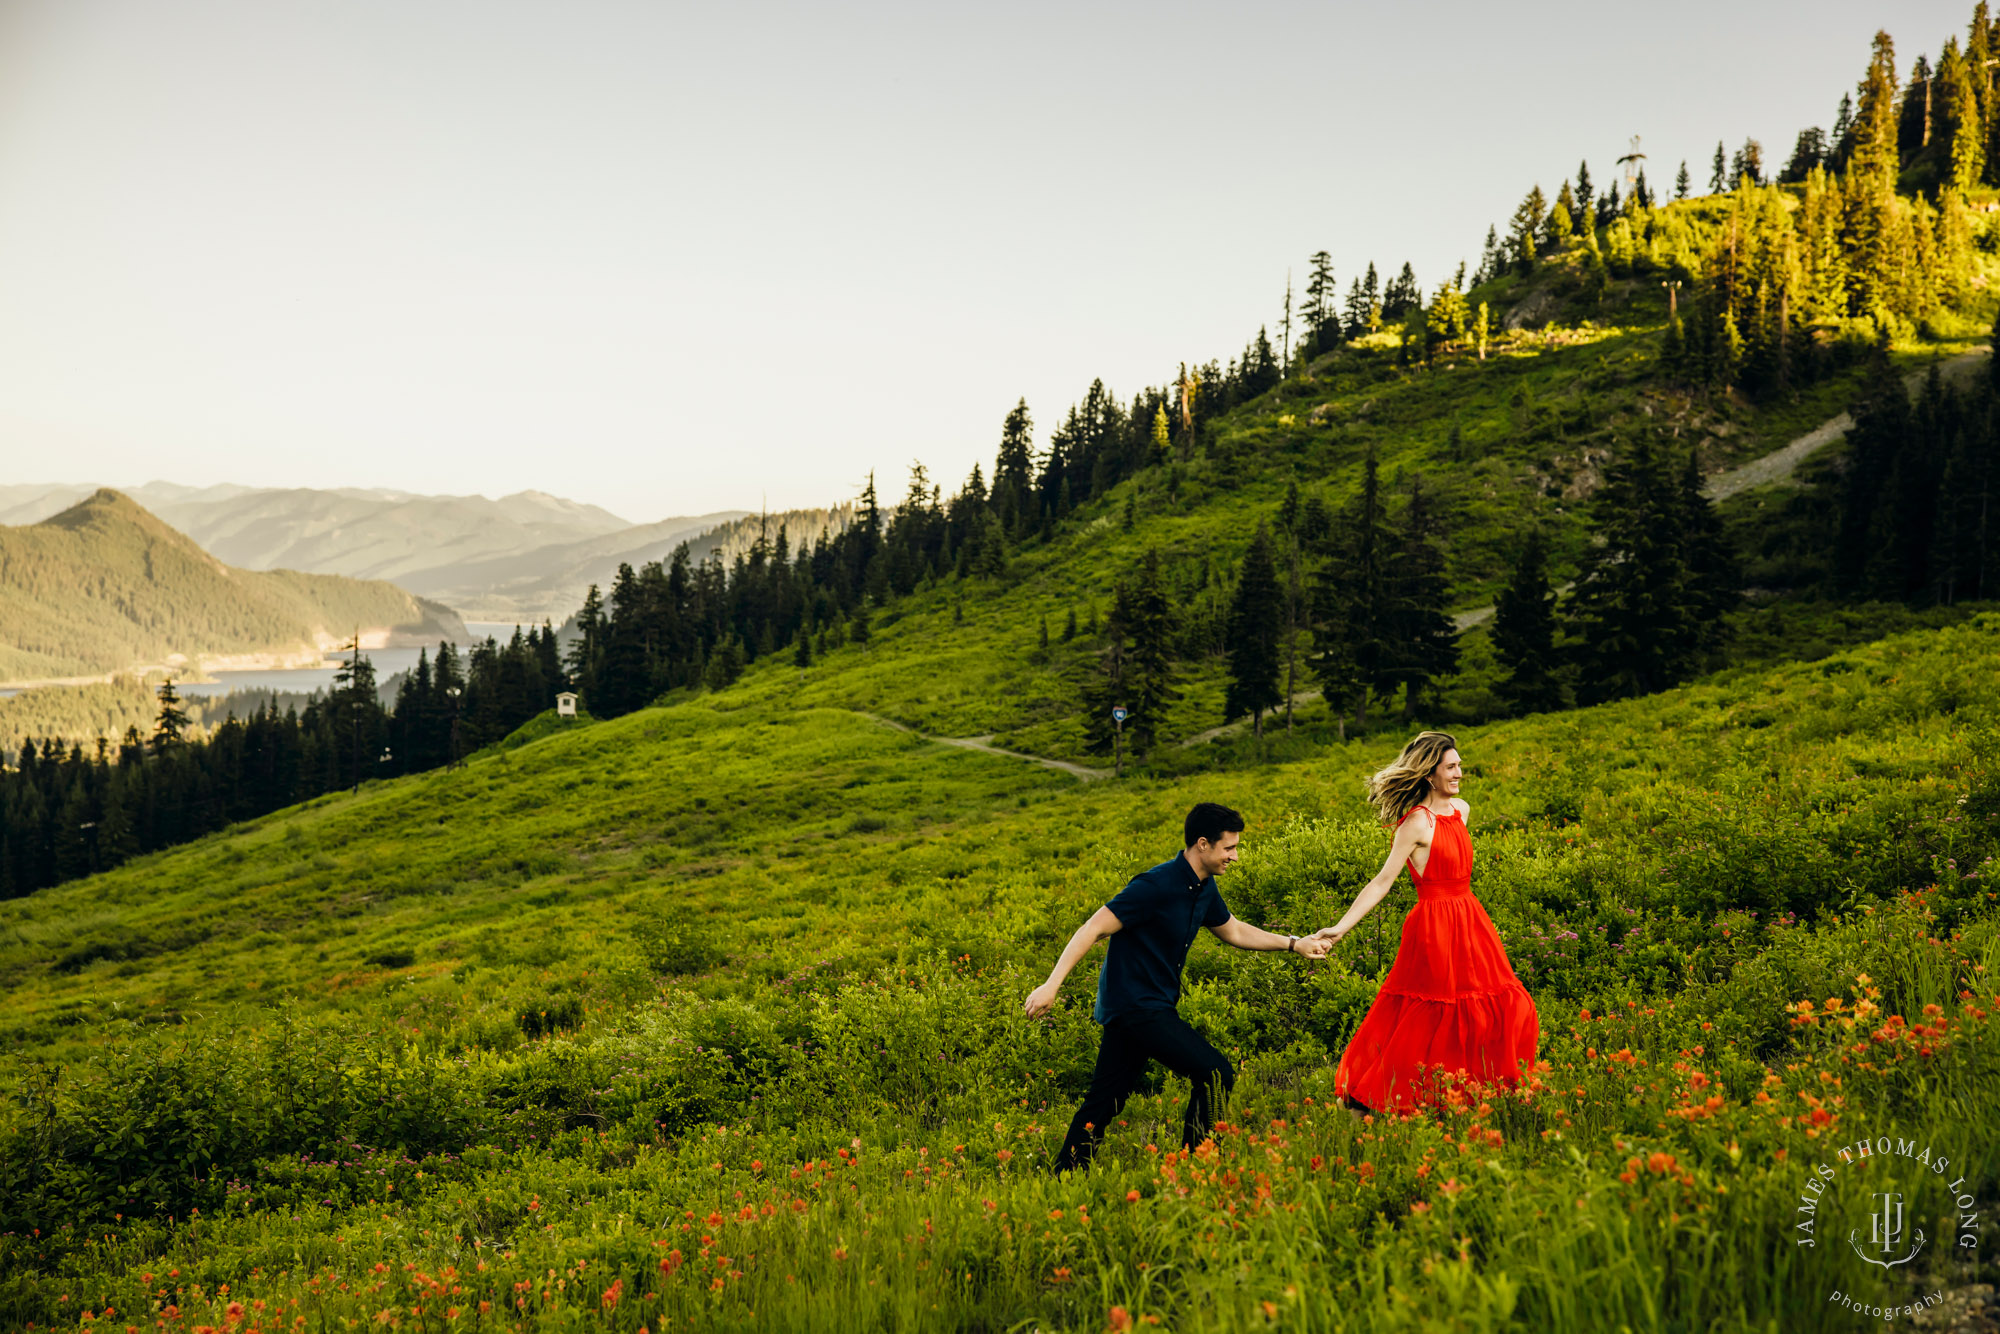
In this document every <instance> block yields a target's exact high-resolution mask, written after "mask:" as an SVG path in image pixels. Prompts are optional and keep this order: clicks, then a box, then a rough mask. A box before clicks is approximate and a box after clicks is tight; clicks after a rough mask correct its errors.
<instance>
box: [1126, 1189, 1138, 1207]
mask: <svg viewBox="0 0 2000 1334" xmlns="http://www.w3.org/2000/svg"><path fill="white" fill-rule="evenodd" d="M1138 1202H1139V1192H1138V1191H1136V1190H1128V1191H1126V1192H1125V1203H1127V1204H1137V1203H1138Z"/></svg>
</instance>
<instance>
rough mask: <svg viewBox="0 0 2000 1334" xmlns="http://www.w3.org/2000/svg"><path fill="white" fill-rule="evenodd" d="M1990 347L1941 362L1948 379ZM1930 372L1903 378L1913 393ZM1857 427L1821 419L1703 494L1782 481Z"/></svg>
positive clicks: (1722, 496) (1958, 376) (1961, 375)
mask: <svg viewBox="0 0 2000 1334" xmlns="http://www.w3.org/2000/svg"><path fill="white" fill-rule="evenodd" d="M1990 353H1991V349H1990V348H1984V347H1975V348H1973V349H1972V350H1971V351H1970V352H1961V353H1959V354H1958V355H1957V356H1955V357H1948V358H1946V359H1945V360H1944V361H1943V362H1942V363H1940V367H1939V368H1940V369H1941V370H1942V371H1943V373H1944V378H1945V379H1946V380H1947V381H1954V382H1955V381H1963V380H1965V379H1967V378H1968V377H1969V376H1970V375H1971V374H1972V372H1973V369H1974V368H1975V367H1977V366H1980V365H1983V364H1984V363H1985V361H1986V358H1987V357H1988V355H1990ZM1929 374H1930V367H1928V366H1926V367H1924V368H1923V369H1921V370H1915V371H1911V372H1910V373H1909V374H1908V375H1907V376H1905V377H1904V381H1905V382H1906V383H1907V384H1908V385H1909V386H1910V389H1911V391H1912V392H1915V391H1916V390H1917V389H1920V388H1921V387H1922V386H1923V383H1924V377H1925V376H1927V375H1929ZM1853 426H1854V419H1853V418H1852V417H1850V416H1848V415H1847V414H1846V413H1844V412H1843V413H1841V414H1840V415H1839V416H1838V417H1835V418H1832V419H1831V420H1829V421H1824V422H1821V423H1820V424H1819V425H1818V426H1815V427H1814V428H1813V429H1812V430H1810V431H1807V432H1806V433H1805V434H1804V435H1802V436H1800V437H1799V438H1798V439H1796V440H1794V441H1792V442H1791V443H1790V444H1787V445H1783V446H1781V447H1779V448H1777V449H1774V450H1772V451H1771V452H1770V453H1768V454H1766V455H1764V456H1763V457H1761V458H1754V459H1751V460H1750V461H1749V462H1748V463H1745V464H1743V465H1742V466H1741V467H1737V468H1731V469H1729V470H1728V471H1726V472H1719V473H1717V474H1715V476H1713V477H1711V478H1709V479H1708V481H1707V482H1706V483H1705V484H1704V485H1703V486H1702V488H1701V493H1702V494H1703V495H1705V496H1707V497H1708V498H1709V499H1710V500H1726V499H1728V498H1729V497H1730V496H1733V495H1735V494H1737V493H1738V492H1740V491H1748V490H1749V489H1750V488H1751V487H1753V486H1769V485H1770V484H1771V483H1772V482H1782V481H1784V480H1785V479H1786V478H1787V477H1790V476H1791V475H1792V473H1793V472H1794V471H1795V470H1796V469H1797V468H1798V466H1799V464H1800V463H1802V462H1804V461H1805V460H1806V459H1807V458H1809V457H1810V456H1812V455H1813V454H1815V453H1817V452H1818V451H1820V450H1821V449H1824V448H1825V447H1826V446H1828V445H1830V444H1832V443H1833V442H1834V441H1836V440H1838V439H1840V438H1841V437H1842V436H1844V435H1846V434H1847V433H1848V431H1849V430H1851V429H1852V428H1853Z"/></svg>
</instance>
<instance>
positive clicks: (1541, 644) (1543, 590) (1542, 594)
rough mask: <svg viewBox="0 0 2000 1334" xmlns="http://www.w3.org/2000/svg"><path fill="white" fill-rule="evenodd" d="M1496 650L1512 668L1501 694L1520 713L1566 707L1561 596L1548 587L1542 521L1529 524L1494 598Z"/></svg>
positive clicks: (1494, 639)
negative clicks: (1559, 650) (1559, 647)
mask: <svg viewBox="0 0 2000 1334" xmlns="http://www.w3.org/2000/svg"><path fill="white" fill-rule="evenodd" d="M1493 652H1494V656H1496V657H1497V658H1499V660H1500V665H1501V666H1502V667H1503V668H1505V669H1506V672H1507V675H1506V676H1505V677H1504V678H1502V679H1501V682H1500V685H1499V692H1500V697H1501V698H1502V699H1504V700H1506V701H1507V703H1508V706H1509V707H1511V708H1512V709H1513V710H1514V711H1515V712H1516V713H1547V712H1550V711H1553V710H1555V709H1559V708H1561V707H1562V702H1563V696H1562V682H1561V679H1560V676H1559V674H1558V670H1557V669H1558V665H1559V663H1558V659H1557V656H1556V596H1555V593H1554V592H1553V591H1552V590H1551V589H1550V587H1549V575H1548V549H1547V543H1546V542H1545V540H1544V539H1543V537H1542V530H1541V529H1540V528H1539V527H1537V528H1530V529H1529V530H1528V538H1527V541H1526V542H1525V543H1524V544H1523V545H1522V548H1521V554H1520V556H1519V557H1518V558H1517V559H1516V560H1515V562H1514V572H1513V576H1512V577H1511V578H1510V579H1509V580H1508V583H1507V587H1506V588H1504V589H1502V590H1501V592H1500V596H1499V597H1498V598H1497V599H1495V601H1494V604H1493Z"/></svg>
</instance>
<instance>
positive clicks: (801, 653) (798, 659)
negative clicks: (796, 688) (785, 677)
mask: <svg viewBox="0 0 2000 1334" xmlns="http://www.w3.org/2000/svg"><path fill="white" fill-rule="evenodd" d="M793 640H794V642H793V644H792V666H794V667H796V668H798V669H799V670H800V671H804V670H805V669H806V668H808V667H810V666H812V665H813V640H812V632H811V631H810V630H809V629H806V628H803V627H802V628H801V629H800V630H799V632H798V633H797V634H796V635H794V636H793Z"/></svg>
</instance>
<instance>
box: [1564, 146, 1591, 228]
mask: <svg viewBox="0 0 2000 1334" xmlns="http://www.w3.org/2000/svg"><path fill="white" fill-rule="evenodd" d="M1595 202H1596V196H1595V194H1594V193H1593V192H1592V190H1591V187H1590V162H1589V161H1588V159H1586V160H1585V161H1582V162H1579V163H1577V164H1576V193H1575V194H1574V195H1572V196H1571V197H1570V207H1571V208H1572V209H1573V210H1574V212H1573V213H1571V215H1570V220H1569V227H1570V230H1571V231H1572V232H1580V231H1582V230H1583V229H1584V228H1585V227H1587V226H1588V225H1589V224H1590V219H1591V217H1592V216H1593V215H1592V213H1591V205H1592V204H1593V203H1595Z"/></svg>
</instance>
